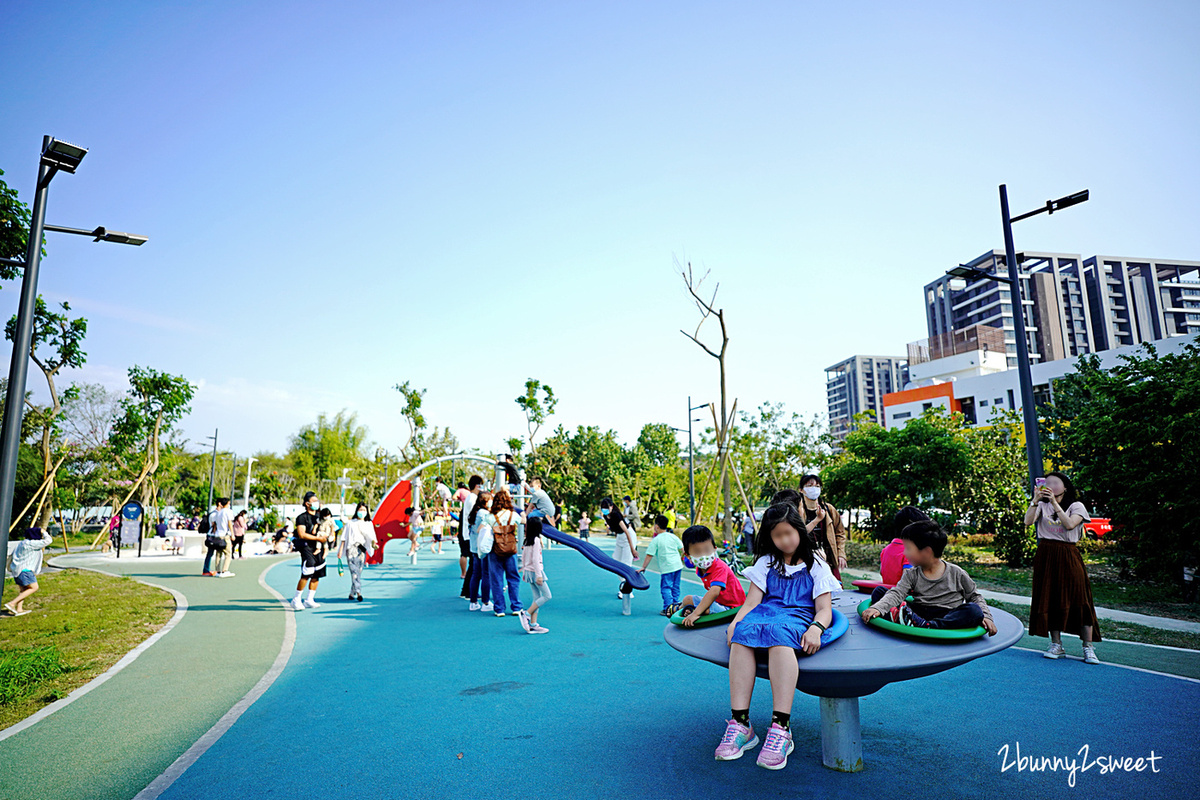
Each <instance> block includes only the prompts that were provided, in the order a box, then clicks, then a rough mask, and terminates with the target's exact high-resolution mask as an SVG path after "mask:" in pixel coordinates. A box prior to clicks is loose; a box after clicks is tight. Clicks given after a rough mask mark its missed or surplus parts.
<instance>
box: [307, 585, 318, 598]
mask: <svg viewBox="0 0 1200 800" xmlns="http://www.w3.org/2000/svg"><path fill="white" fill-rule="evenodd" d="M316 593H317V590H316V589H314V588H312V587H311V586H310V587H308V599H309V600H315V599H316V597H315V595H316Z"/></svg>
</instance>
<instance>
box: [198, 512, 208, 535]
mask: <svg viewBox="0 0 1200 800" xmlns="http://www.w3.org/2000/svg"><path fill="white" fill-rule="evenodd" d="M210 516H211V515H209V514H205V515H204V516H203V517H201V518H200V524H199V525H197V526H196V530H197V531H198V532H199V533H208V528H209V524H208V518H209V517H210Z"/></svg>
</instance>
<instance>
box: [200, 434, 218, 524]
mask: <svg viewBox="0 0 1200 800" xmlns="http://www.w3.org/2000/svg"><path fill="white" fill-rule="evenodd" d="M220 432H221V429H220V428H213V435H212V436H205V437H204V438H205V439H212V440H213V454H212V466H211V467H209V468H208V506H207V507H206V508H205V509H204V514H205V516H207V515H208V512H209V511H210V510H211V509H212V504H213V482H214V481H216V479H217V434H218V433H220Z"/></svg>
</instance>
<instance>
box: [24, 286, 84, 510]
mask: <svg viewBox="0 0 1200 800" xmlns="http://www.w3.org/2000/svg"><path fill="white" fill-rule="evenodd" d="M61 308H62V311H61V312H57V311H51V310H50V309H49V308H47V307H46V301H45V300H43V299H42V297H41V296H40V295H39V296H38V297H37V298H36V301H35V303H34V312H33V329H32V331H31V335H30V340H29V358H30V360H31V361H33V363H34V364H36V365H37V366H38V369H40V370H41V371H42V375H44V376H45V378H46V385H47V388H48V389H49V391H50V404H49V405H47V406H35V405H33V404H32V403H29V401H28V400H27V401H26V403H28V404H29V407H30V409H31V410H32V413H33V414H34V415H35V416H36V420H37V424H38V426H39V427H40V428H41V434H42V435H41V456H42V481H43V482H48V486H47V488H46V491H47V493H48V496H49V497H53V496H54V476H53V475H51V474H50V473H51V471H52V470H53V469H54V464H55V462H56V461H58V458H57V456H56V454H55V453H54V448H53V446H54V445H55V444H56V441H55V439H57V438H58V437H57V433H58V424H57V421H58V416H59V414H61V413H62V401H63V400H64V399H67V400H69V399H71V398H72V397H73V396H74V393H75V390H74V389H73V388H68V389H67V391H66V392H65V393H64V395H63V396H62V397H60V396H59V393H58V385H57V384H56V383H55V377H56V376H57V375H58V372H59V370H61V369H62V368H63V367H69V368H71V369H78V368H79V367H81V366H83V364H84V362H85V361H87V353H85V352H83V346H82V345H83V337H85V336H86V335H87V320H86V319H83V318H79V319H71V318H70V316H69V314H70V312H71V306H70V305H69V304H68V303H65V302H64V303H62V304H61ZM16 335H17V318H16V316H15V315H14V316H13V317H12V318H11V319H9V321H8V324H7V325H5V326H4V338H6V339H8V340H9V341H10V342H11V341H14V340H15V337H16ZM53 513H54V504H53V502H50V503H45V504H43V505H42V512H41V515H40V516H39V518H38V519H37V520H36V521H35V524H36V525H38V526H41V527H43V528H45V527H46V526H47V525H48V523H49V522H50V517H51V516H52V515H53Z"/></svg>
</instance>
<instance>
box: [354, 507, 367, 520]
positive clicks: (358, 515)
mask: <svg viewBox="0 0 1200 800" xmlns="http://www.w3.org/2000/svg"><path fill="white" fill-rule="evenodd" d="M354 516H355V518H357V519H366V518H367V512H366V511H364V510H363V509H361V508H360V509H359V510H358V511H357V512H356V513H355V514H354Z"/></svg>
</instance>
